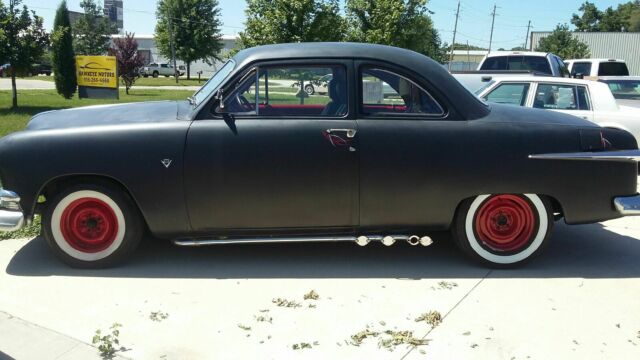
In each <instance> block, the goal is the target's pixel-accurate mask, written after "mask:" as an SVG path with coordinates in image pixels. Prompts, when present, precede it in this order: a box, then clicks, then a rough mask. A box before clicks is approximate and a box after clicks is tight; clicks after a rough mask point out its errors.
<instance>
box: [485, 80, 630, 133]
mask: <svg viewBox="0 0 640 360" xmlns="http://www.w3.org/2000/svg"><path fill="white" fill-rule="evenodd" d="M476 95H477V96H479V97H480V98H482V99H484V100H486V101H488V102H495V103H500V104H511V105H517V106H524V107H530V108H536V109H546V110H552V111H558V112H562V113H565V114H569V115H574V116H578V117H581V118H583V119H586V120H590V121H592V122H594V123H596V124H598V125H600V126H602V127H606V128H615V129H622V130H626V131H629V132H630V133H632V134H633V136H635V138H636V140H637V141H638V143H640V112H638V109H637V108H633V107H630V106H625V105H620V104H618V103H616V99H615V98H614V97H613V94H612V93H611V90H610V89H609V86H608V85H607V84H605V83H602V82H598V81H590V80H582V79H570V78H554V77H538V76H532V77H528V78H526V77H503V78H500V79H497V80H494V81H491V82H489V84H487V86H485V87H484V88H482V89H480V90H479V91H477V92H476Z"/></svg>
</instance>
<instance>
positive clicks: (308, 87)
mask: <svg viewBox="0 0 640 360" xmlns="http://www.w3.org/2000/svg"><path fill="white" fill-rule="evenodd" d="M304 92H306V93H307V95H313V94H315V92H316V89H315V88H314V87H313V85H311V84H309V85H306V86H305V87H304Z"/></svg>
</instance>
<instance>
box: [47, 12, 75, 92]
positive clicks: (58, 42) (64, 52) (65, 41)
mask: <svg viewBox="0 0 640 360" xmlns="http://www.w3.org/2000/svg"><path fill="white" fill-rule="evenodd" d="M51 51H52V56H51V62H52V68H53V75H54V76H55V82H56V90H57V91H58V94H60V95H62V96H63V97H64V98H65V99H71V98H72V97H73V94H75V92H76V89H77V81H76V64H75V57H76V54H75V52H74V51H73V36H72V34H71V24H70V22H69V10H68V9H67V2H66V1H65V0H63V1H62V2H61V3H60V6H59V7H58V11H56V17H55V20H54V21H53V32H52V33H51Z"/></svg>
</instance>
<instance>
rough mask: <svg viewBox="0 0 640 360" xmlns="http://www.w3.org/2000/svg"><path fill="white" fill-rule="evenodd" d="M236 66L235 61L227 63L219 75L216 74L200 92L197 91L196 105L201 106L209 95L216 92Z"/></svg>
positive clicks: (194, 97)
mask: <svg viewBox="0 0 640 360" xmlns="http://www.w3.org/2000/svg"><path fill="white" fill-rule="evenodd" d="M235 66H236V62H235V61H233V60H229V61H227V62H226V63H225V64H224V65H222V67H221V68H220V70H218V72H217V73H215V74H214V75H213V76H212V77H211V78H210V79H209V80H208V81H207V82H206V83H205V84H204V85H202V87H201V88H200V90H198V91H196V93H195V94H193V101H194V105H199V104H200V103H201V102H202V101H203V100H204V99H206V98H207V97H209V95H210V94H211V93H212V92H214V91H216V90H217V89H218V87H219V86H220V84H222V81H223V80H224V79H225V78H226V77H227V75H229V73H231V71H232V70H233V68H234V67H235Z"/></svg>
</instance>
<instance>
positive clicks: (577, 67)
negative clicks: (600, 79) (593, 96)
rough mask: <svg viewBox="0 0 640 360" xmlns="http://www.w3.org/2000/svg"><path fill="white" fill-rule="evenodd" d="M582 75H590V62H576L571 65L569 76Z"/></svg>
mask: <svg viewBox="0 0 640 360" xmlns="http://www.w3.org/2000/svg"><path fill="white" fill-rule="evenodd" d="M578 74H582V76H589V75H591V63H590V62H577V63H575V64H573V68H572V69H571V76H576V75H578Z"/></svg>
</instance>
